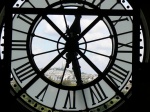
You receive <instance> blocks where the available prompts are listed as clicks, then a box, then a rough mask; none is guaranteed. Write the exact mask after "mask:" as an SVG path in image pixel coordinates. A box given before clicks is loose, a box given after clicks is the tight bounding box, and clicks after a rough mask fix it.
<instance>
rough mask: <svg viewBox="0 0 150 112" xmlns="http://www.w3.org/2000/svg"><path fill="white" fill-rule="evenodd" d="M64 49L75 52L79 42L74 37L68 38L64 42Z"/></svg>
mask: <svg viewBox="0 0 150 112" xmlns="http://www.w3.org/2000/svg"><path fill="white" fill-rule="evenodd" d="M65 49H66V51H67V52H76V51H77V50H78V49H79V43H78V41H77V39H76V38H68V41H67V42H66V44H65Z"/></svg>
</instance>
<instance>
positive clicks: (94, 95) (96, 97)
mask: <svg viewBox="0 0 150 112" xmlns="http://www.w3.org/2000/svg"><path fill="white" fill-rule="evenodd" d="M89 89H90V93H91V99H92V105H95V104H96V102H97V103H99V102H101V101H103V100H105V99H106V98H108V97H107V96H106V94H105V92H104V90H103V88H102V87H101V85H100V84H99V83H98V84H96V85H94V86H93V88H92V87H90V88H89Z"/></svg>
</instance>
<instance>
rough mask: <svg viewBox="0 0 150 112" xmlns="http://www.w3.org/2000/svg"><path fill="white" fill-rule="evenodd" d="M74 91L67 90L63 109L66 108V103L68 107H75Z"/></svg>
mask: <svg viewBox="0 0 150 112" xmlns="http://www.w3.org/2000/svg"><path fill="white" fill-rule="evenodd" d="M75 95H76V94H75V91H73V92H72V93H71V91H68V93H67V96H66V100H65V104H64V107H63V108H65V109H67V103H69V109H76V105H75V101H76V99H75Z"/></svg>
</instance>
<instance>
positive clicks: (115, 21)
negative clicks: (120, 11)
mask: <svg viewBox="0 0 150 112" xmlns="http://www.w3.org/2000/svg"><path fill="white" fill-rule="evenodd" d="M122 21H129V19H128V18H127V17H126V18H122V16H121V17H120V18H119V19H118V20H113V21H112V22H113V23H114V26H116V25H117V24H118V23H119V22H122Z"/></svg>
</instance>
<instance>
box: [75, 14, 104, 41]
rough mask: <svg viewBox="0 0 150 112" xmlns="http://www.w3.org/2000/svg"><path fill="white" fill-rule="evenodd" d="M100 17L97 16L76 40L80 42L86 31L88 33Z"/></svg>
mask: <svg viewBox="0 0 150 112" xmlns="http://www.w3.org/2000/svg"><path fill="white" fill-rule="evenodd" d="M101 19H102V17H101V16H98V17H97V18H96V19H95V20H94V21H93V22H92V23H91V24H90V25H89V26H88V27H87V28H86V29H85V30H84V31H83V32H82V33H81V34H80V35H79V38H78V40H80V39H81V38H82V37H83V36H84V35H85V34H86V33H87V32H88V31H90V30H91V29H92V28H93V27H94V26H95V25H96V24H97V23H98V22H99V21H100V20H101Z"/></svg>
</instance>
